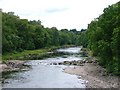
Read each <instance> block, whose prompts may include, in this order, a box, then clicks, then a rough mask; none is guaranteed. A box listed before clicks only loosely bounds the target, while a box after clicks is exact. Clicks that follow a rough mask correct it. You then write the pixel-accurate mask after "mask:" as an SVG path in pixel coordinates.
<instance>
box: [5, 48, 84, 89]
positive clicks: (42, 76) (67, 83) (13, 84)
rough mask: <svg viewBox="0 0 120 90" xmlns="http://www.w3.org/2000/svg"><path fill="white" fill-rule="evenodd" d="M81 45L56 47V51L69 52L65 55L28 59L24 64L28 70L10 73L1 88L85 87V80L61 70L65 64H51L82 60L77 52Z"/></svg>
mask: <svg viewBox="0 0 120 90" xmlns="http://www.w3.org/2000/svg"><path fill="white" fill-rule="evenodd" d="M80 50H81V47H71V48H65V49H58V50H57V51H58V52H67V53H71V54H69V55H66V56H59V57H55V58H47V59H44V60H29V61H27V62H26V63H25V64H27V65H30V66H31V68H30V69H29V70H28V71H21V72H16V73H11V74H10V75H9V76H10V77H9V78H7V79H6V80H5V82H6V83H4V84H3V88H85V80H82V79H78V77H80V76H77V75H71V74H67V73H64V72H63V69H64V68H66V67H75V66H65V65H53V64H51V63H58V62H63V61H73V60H76V61H77V60H82V59H83V58H82V57H81V56H80V55H79V54H78V53H79V52H80Z"/></svg>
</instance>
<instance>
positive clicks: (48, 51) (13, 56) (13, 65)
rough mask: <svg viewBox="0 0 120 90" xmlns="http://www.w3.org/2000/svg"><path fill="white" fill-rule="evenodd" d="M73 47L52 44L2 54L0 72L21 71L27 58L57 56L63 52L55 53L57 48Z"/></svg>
mask: <svg viewBox="0 0 120 90" xmlns="http://www.w3.org/2000/svg"><path fill="white" fill-rule="evenodd" d="M67 47H73V45H65V46H52V47H49V48H43V49H39V50H24V51H22V52H16V53H7V54H4V55H2V60H1V61H0V72H12V71H19V70H20V69H21V67H23V66H24V63H25V62H26V60H40V59H43V58H48V57H51V56H55V55H56V56H57V55H59V54H62V53H55V54H54V53H53V51H55V50H56V49H59V48H67Z"/></svg>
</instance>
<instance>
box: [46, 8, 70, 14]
mask: <svg viewBox="0 0 120 90" xmlns="http://www.w3.org/2000/svg"><path fill="white" fill-rule="evenodd" d="M66 10H68V8H51V9H47V10H46V11H45V12H46V13H58V12H63V11H66Z"/></svg>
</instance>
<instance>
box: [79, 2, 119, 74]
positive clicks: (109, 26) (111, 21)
mask: <svg viewBox="0 0 120 90" xmlns="http://www.w3.org/2000/svg"><path fill="white" fill-rule="evenodd" d="M80 41H81V45H83V46H84V47H87V48H88V49H90V50H91V51H92V52H93V55H94V56H96V57H98V61H99V64H100V65H102V66H103V67H105V68H106V69H107V70H108V72H111V73H114V74H116V75H120V2H118V3H116V4H113V5H111V6H109V7H107V8H105V9H104V11H103V14H102V15H100V16H99V17H98V18H96V19H94V20H93V21H91V23H90V24H89V25H88V28H87V30H86V31H85V32H83V33H82V34H81V37H80Z"/></svg>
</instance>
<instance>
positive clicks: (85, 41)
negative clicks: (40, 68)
mask: <svg viewBox="0 0 120 90" xmlns="http://www.w3.org/2000/svg"><path fill="white" fill-rule="evenodd" d="M119 12H120V2H118V3H116V4H113V5H111V6H109V7H107V8H105V9H104V11H103V14H102V15H100V16H99V17H98V18H96V19H95V20H93V21H91V23H90V24H89V25H88V28H87V29H81V31H77V30H76V29H71V30H68V29H62V30H58V29H57V28H56V27H52V28H45V27H44V26H43V25H42V24H41V21H40V20H38V21H35V20H33V21H28V20H27V19H20V18H19V16H16V15H14V13H13V12H8V13H5V12H1V13H2V26H3V27H2V32H3V34H2V46H3V47H2V52H3V59H4V60H6V59H17V58H18V57H19V58H18V59H20V57H21V56H23V55H26V54H28V53H29V54H34V53H35V54H38V53H41V52H42V53H43V52H47V51H48V50H50V48H51V47H52V46H55V47H58V46H63V45H83V47H85V48H87V49H88V50H90V51H92V55H93V56H96V57H97V58H98V62H99V65H101V66H103V67H104V68H106V69H107V71H108V72H110V73H113V74H115V75H120V13H119ZM51 22H52V21H51ZM45 48H46V49H45ZM38 49H39V50H38Z"/></svg>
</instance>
